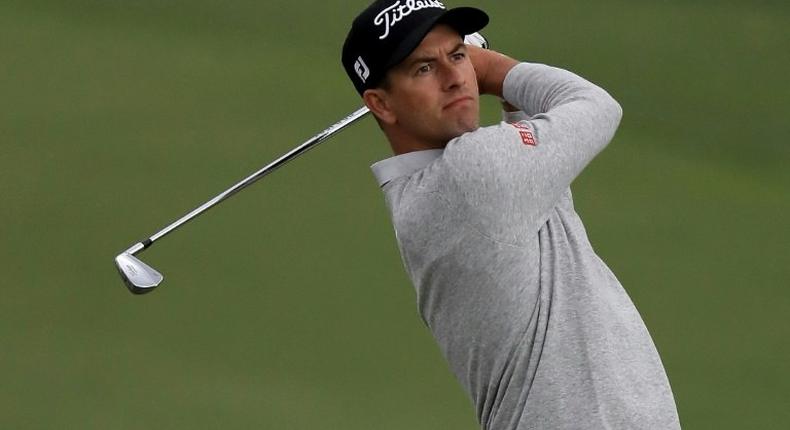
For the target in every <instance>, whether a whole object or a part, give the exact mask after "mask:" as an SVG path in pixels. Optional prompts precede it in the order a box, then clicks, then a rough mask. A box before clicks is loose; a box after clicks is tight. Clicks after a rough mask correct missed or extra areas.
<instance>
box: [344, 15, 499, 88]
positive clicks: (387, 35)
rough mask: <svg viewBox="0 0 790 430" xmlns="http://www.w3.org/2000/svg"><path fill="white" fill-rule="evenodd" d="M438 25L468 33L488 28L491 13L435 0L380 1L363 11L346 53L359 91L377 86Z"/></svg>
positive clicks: (346, 62)
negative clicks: (451, 7) (455, 6)
mask: <svg viewBox="0 0 790 430" xmlns="http://www.w3.org/2000/svg"><path fill="white" fill-rule="evenodd" d="M437 24H447V25H449V26H450V27H452V28H453V29H455V30H456V31H457V32H458V34H460V35H461V36H466V35H468V34H472V33H474V32H476V31H480V30H481V29H482V28H483V27H485V26H486V24H488V15H486V13H485V12H483V11H482V10H480V9H476V8H473V7H457V8H453V9H447V8H446V7H445V6H444V4H442V2H440V1H435V0H376V1H374V2H373V3H372V4H371V5H370V6H368V7H367V9H365V10H364V11H362V13H360V14H359V15H358V16H357V17H356V18H355V19H354V22H353V23H352V24H351V30H350V31H349V32H348V36H346V41H345V43H344V44H343V55H342V62H343V67H344V68H345V69H346V73H347V74H348V77H349V78H351V81H352V82H353V83H354V87H356V89H357V92H358V93H359V94H360V95H361V94H362V93H364V92H365V90H367V89H370V88H375V87H377V86H378V85H379V83H380V82H381V80H382V79H383V78H384V76H385V75H386V73H387V70H389V69H390V68H392V67H393V66H396V65H398V64H399V63H400V62H401V61H403V60H404V59H406V57H408V56H409V54H411V53H412V51H414V49H415V48H417V46H418V45H419V44H420V43H421V42H422V39H423V38H425V35H426V34H428V32H429V31H431V29H432V28H433V27H434V26H435V25H437Z"/></svg>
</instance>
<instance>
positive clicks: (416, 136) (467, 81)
mask: <svg viewBox="0 0 790 430" xmlns="http://www.w3.org/2000/svg"><path fill="white" fill-rule="evenodd" d="M388 87H389V90H388V93H389V101H390V105H391V108H392V110H393V112H394V114H395V116H396V121H395V126H396V127H398V128H399V129H400V130H399V131H400V132H401V133H402V134H403V135H404V136H405V137H408V138H409V139H413V140H415V144H417V145H419V146H422V147H426V148H439V147H444V146H445V145H446V144H447V142H449V141H450V140H451V139H453V138H455V137H458V136H460V135H462V134H464V133H466V132H469V131H474V130H476V129H477V128H478V127H479V121H480V119H479V112H480V107H479V94H478V88H477V76H476V74H475V70H474V67H473V66H472V63H471V61H470V60H469V54H468V52H467V50H466V46H465V45H464V44H463V38H462V37H461V36H460V35H459V34H458V33H457V32H456V31H455V30H453V29H452V28H450V27H448V26H446V25H438V26H436V27H435V28H434V29H433V30H431V31H430V32H429V33H428V34H427V35H426V36H425V38H424V39H423V40H422V42H421V43H420V45H419V46H418V47H417V48H416V49H415V50H414V51H413V52H412V53H411V55H409V57H408V58H406V59H405V60H404V61H403V62H402V63H400V64H399V65H398V66H396V67H395V68H393V69H392V70H391V71H390V73H389V75H388Z"/></svg>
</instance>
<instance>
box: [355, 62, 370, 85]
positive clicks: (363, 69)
mask: <svg viewBox="0 0 790 430" xmlns="http://www.w3.org/2000/svg"><path fill="white" fill-rule="evenodd" d="M354 71H355V72H357V75H359V79H362V83H365V81H367V80H368V77H369V76H370V69H369V68H368V65H367V64H365V60H363V59H362V57H359V58H357V62H356V63H354Z"/></svg>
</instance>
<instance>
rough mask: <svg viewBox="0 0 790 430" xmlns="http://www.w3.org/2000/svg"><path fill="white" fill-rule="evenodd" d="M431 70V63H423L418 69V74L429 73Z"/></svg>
mask: <svg viewBox="0 0 790 430" xmlns="http://www.w3.org/2000/svg"><path fill="white" fill-rule="evenodd" d="M430 71H431V65H430V64H423V65H422V66H420V67H419V68H418V69H417V74H423V73H428V72H430Z"/></svg>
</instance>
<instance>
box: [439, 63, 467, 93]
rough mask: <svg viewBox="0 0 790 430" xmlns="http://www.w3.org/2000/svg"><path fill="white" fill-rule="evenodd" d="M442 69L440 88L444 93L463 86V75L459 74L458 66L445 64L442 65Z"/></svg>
mask: <svg viewBox="0 0 790 430" xmlns="http://www.w3.org/2000/svg"><path fill="white" fill-rule="evenodd" d="M442 68H443V70H442V79H443V81H442V86H443V89H444V90H445V91H448V90H453V89H456V88H459V87H461V86H463V84H464V74H463V73H462V72H461V66H460V65H459V64H454V63H450V62H447V63H444V64H443V65H442Z"/></svg>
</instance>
